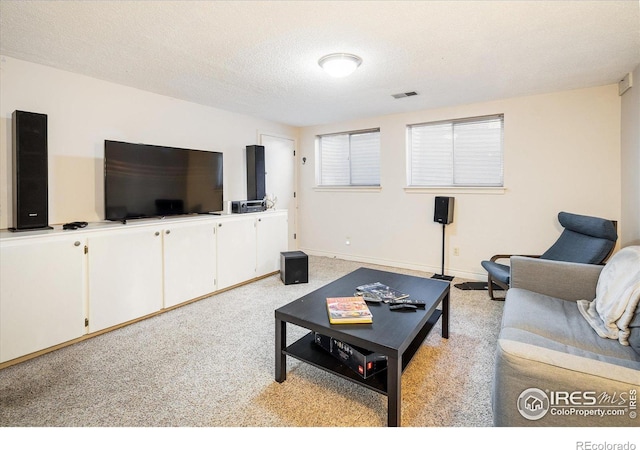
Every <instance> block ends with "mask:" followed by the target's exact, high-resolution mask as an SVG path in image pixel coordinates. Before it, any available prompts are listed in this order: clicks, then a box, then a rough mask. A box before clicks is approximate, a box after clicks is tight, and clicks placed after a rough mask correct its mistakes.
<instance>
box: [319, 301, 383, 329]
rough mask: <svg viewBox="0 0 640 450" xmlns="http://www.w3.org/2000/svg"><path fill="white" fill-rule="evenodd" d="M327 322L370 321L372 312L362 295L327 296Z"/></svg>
mask: <svg viewBox="0 0 640 450" xmlns="http://www.w3.org/2000/svg"><path fill="white" fill-rule="evenodd" d="M327 311H328V312H329V323H331V324H341V323H372V322H373V314H371V311H370V310H369V307H368V306H367V304H366V303H365V302H364V299H363V298H362V297H357V296H354V297H329V298H327Z"/></svg>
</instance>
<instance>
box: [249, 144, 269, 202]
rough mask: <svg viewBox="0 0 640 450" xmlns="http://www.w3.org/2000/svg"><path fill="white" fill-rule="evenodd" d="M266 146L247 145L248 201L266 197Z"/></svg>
mask: <svg viewBox="0 0 640 450" xmlns="http://www.w3.org/2000/svg"><path fill="white" fill-rule="evenodd" d="M265 190H266V188H265V165H264V146H263V145H247V200H262V199H264V196H265Z"/></svg>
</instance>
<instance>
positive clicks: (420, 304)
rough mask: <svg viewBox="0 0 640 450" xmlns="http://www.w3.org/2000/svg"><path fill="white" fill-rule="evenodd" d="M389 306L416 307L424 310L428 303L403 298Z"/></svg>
mask: <svg viewBox="0 0 640 450" xmlns="http://www.w3.org/2000/svg"><path fill="white" fill-rule="evenodd" d="M389 304H390V305H412V306H415V307H416V308H424V307H425V304H426V303H425V302H423V301H420V300H413V299H410V298H402V299H400V300H393V301H390V302H389Z"/></svg>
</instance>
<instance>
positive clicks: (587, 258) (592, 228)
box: [481, 212, 618, 300]
mask: <svg viewBox="0 0 640 450" xmlns="http://www.w3.org/2000/svg"><path fill="white" fill-rule="evenodd" d="M558 221H559V222H560V225H562V226H563V227H564V230H563V231H562V234H561V235H560V237H559V238H558V240H557V241H556V242H555V244H553V245H552V246H551V247H550V248H549V250H547V251H546V252H544V253H543V254H542V255H520V256H529V257H533V258H542V259H551V260H555V261H567V262H575V263H582V264H602V263H603V262H604V261H606V260H607V258H608V257H609V256H610V255H611V253H613V249H614V247H615V245H616V241H617V240H618V233H617V230H616V222H615V221H611V220H607V219H601V218H599V217H590V216H582V215H579V214H571V213H568V212H560V213H559V214H558ZM511 256H514V255H494V256H493V257H491V259H490V260H489V261H482V263H481V264H482V267H484V269H485V270H486V271H487V273H488V291H489V296H490V297H491V299H492V300H503V299H502V298H498V297H495V296H494V293H493V285H494V283H495V284H496V285H497V286H500V287H501V288H503V289H505V290H507V289H509V282H510V267H509V266H508V265H506V264H500V263H498V262H496V261H498V260H501V259H509V258H510V257H511Z"/></svg>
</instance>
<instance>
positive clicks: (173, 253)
mask: <svg viewBox="0 0 640 450" xmlns="http://www.w3.org/2000/svg"><path fill="white" fill-rule="evenodd" d="M215 232H216V224H215V223H208V224H204V225H203V224H195V225H194V224H189V225H182V224H181V225H174V226H172V227H169V228H166V229H165V230H164V237H163V239H164V307H165V308H168V307H170V306H175V305H178V304H180V303H183V302H186V301H188V300H192V299H194V298H197V297H201V296H203V295H206V294H210V293H211V292H213V291H215V289H216V288H215V279H216V235H215Z"/></svg>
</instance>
